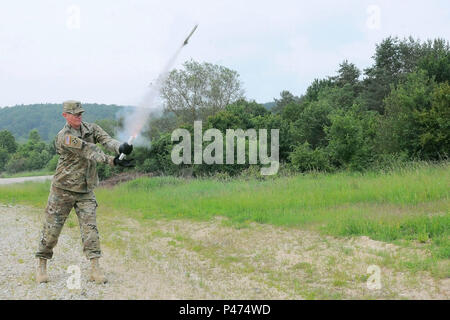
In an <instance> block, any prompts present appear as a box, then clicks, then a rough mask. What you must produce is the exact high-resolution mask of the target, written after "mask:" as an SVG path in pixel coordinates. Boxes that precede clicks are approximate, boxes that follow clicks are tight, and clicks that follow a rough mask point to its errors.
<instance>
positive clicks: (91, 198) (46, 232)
mask: <svg viewBox="0 0 450 320" xmlns="http://www.w3.org/2000/svg"><path fill="white" fill-rule="evenodd" d="M97 206H98V204H97V200H96V199H95V195H94V192H92V191H91V192H89V193H78V192H73V191H68V190H63V189H60V188H57V187H53V186H52V187H51V189H50V195H49V196H48V202H47V207H46V209H45V221H44V226H43V228H42V232H41V238H40V241H39V249H38V251H37V252H36V258H44V259H51V258H52V257H53V248H54V247H55V246H56V243H57V242H58V238H59V235H60V233H61V230H62V227H63V226H64V222H65V221H66V219H67V217H68V216H69V213H70V211H71V210H72V208H75V212H76V214H77V217H78V222H79V224H80V231H81V241H82V242H83V252H84V254H85V255H86V257H87V258H88V259H92V258H99V257H100V256H101V251H100V239H99V234H98V230H97V222H96V214H95V211H96V209H97Z"/></svg>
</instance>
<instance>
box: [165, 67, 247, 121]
mask: <svg viewBox="0 0 450 320" xmlns="http://www.w3.org/2000/svg"><path fill="white" fill-rule="evenodd" d="M183 67H184V70H177V69H175V70H173V71H172V72H171V73H170V75H169V77H168V78H167V80H166V82H165V83H164V85H163V87H162V89H161V96H162V98H163V99H164V104H165V110H167V111H170V112H173V113H174V114H175V115H176V116H177V118H178V120H179V122H180V123H193V121H194V120H206V119H207V117H208V116H211V115H214V114H216V113H217V112H219V111H220V110H223V109H224V108H225V107H226V106H227V105H229V104H232V103H233V102H235V101H237V100H239V99H241V98H243V93H244V91H243V89H242V84H241V81H240V80H239V74H238V73H237V72H236V71H234V70H231V69H228V68H226V67H223V66H219V65H215V64H211V63H206V62H204V63H198V62H196V61H193V60H191V61H187V62H185V63H184V64H183Z"/></svg>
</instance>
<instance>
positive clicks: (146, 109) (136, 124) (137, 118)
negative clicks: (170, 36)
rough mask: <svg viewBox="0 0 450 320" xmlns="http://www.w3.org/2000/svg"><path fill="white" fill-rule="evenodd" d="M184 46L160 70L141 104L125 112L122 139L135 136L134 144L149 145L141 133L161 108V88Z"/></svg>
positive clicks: (119, 134) (120, 135)
mask: <svg viewBox="0 0 450 320" xmlns="http://www.w3.org/2000/svg"><path fill="white" fill-rule="evenodd" d="M183 46H184V45H181V46H180V47H179V48H178V49H177V51H176V52H175V54H173V55H172V57H171V58H170V59H169V61H168V62H167V63H166V65H165V66H164V68H163V70H162V71H161V72H160V74H159V76H158V78H157V79H156V80H155V81H154V82H152V83H151V84H150V86H149V88H148V90H147V92H146V93H145V95H144V97H143V98H142V100H141V102H140V103H139V105H138V106H137V107H136V108H133V111H132V112H130V113H126V114H125V117H124V123H123V130H122V131H120V132H119V133H118V138H119V139H120V141H130V139H131V138H130V137H133V138H132V139H131V140H132V143H133V144H134V145H146V146H148V141H146V140H145V139H144V138H142V136H141V133H142V131H143V130H144V129H146V125H147V124H148V122H149V121H148V120H149V118H150V116H151V114H152V113H157V112H158V111H160V109H161V102H160V101H159V98H160V92H161V88H162V86H163V85H164V83H165V81H166V80H167V77H168V76H169V74H170V70H171V69H172V67H173V65H174V64H175V61H176V59H177V57H178V55H179V54H180V51H181V49H182V48H183Z"/></svg>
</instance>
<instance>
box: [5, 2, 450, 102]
mask: <svg viewBox="0 0 450 320" xmlns="http://www.w3.org/2000/svg"><path fill="white" fill-rule="evenodd" d="M449 21H450V1H448V0H442V1H438V0H436V1H433V0H429V1H422V0H421V1H378V0H373V1H364V0H363V1H361V0H358V1H357V0H355V1H331V0H330V1H317V0H316V1H298V0H297V1H287V0H278V1H274V0H270V1H268V0H257V1H256V0H255V1H253V0H229V1H214V0H205V1H203V0H198V1H196V0H190V1H169V0H164V1H156V0H152V1H144V0H142V1H138V0H135V1H130V0H116V1H112V0H109V1H107V0H95V1H93V0H91V1H77V0H72V1H65V0H40V1H32V0H29V1H23V0H22V1H21V0H15V1H2V2H1V3H0V106H11V105H15V104H29V103H44V102H52V103H61V102H62V101H63V100H66V99H78V100H81V101H82V102H90V103H94V102H96V103H107V104H118V105H137V104H138V103H139V101H140V99H142V96H143V95H144V93H145V91H146V86H147V85H148V83H149V82H151V81H152V80H153V79H155V78H157V76H158V73H159V72H160V71H161V69H162V68H163V67H164V64H165V63H166V62H167V60H168V59H169V58H170V56H171V55H173V54H174V52H175V51H176V49H177V48H178V47H179V46H180V44H181V43H182V42H183V40H184V38H185V37H186V36H187V34H188V33H189V32H190V30H191V29H192V28H193V26H194V25H195V24H197V23H198V24H199V27H198V29H197V31H196V32H195V33H194V35H193V36H192V38H191V39H190V42H189V44H188V45H187V46H186V47H184V48H183V50H182V51H181V54H180V55H179V57H178V59H177V62H176V64H175V66H174V67H175V68H180V67H181V64H182V63H183V62H184V61H186V60H188V59H191V58H192V59H194V60H196V61H199V62H203V61H206V62H211V63H216V64H220V65H223V66H226V67H228V68H231V69H233V70H236V71H237V72H238V73H239V74H240V79H241V81H242V82H243V86H244V89H245V95H246V97H247V98H248V99H254V100H256V101H257V102H260V103H265V102H270V101H273V99H274V98H277V97H279V94H280V92H281V91H282V90H289V91H290V92H292V93H293V94H295V95H301V94H303V93H304V92H305V90H306V88H307V86H308V85H309V84H310V83H311V81H312V80H314V78H320V77H325V76H329V75H334V74H335V72H336V70H337V69H338V65H339V63H340V62H342V61H343V60H345V59H348V60H349V61H350V62H353V63H355V64H356V65H357V66H358V67H359V68H360V69H363V68H366V67H367V66H369V65H371V64H372V59H371V56H372V55H373V53H374V50H375V44H376V43H379V42H380V41H381V39H383V38H386V37H387V36H389V35H393V36H399V37H401V38H403V37H408V36H410V35H411V36H413V37H415V38H420V39H421V40H425V39H430V38H431V39H432V38H437V37H440V38H445V39H447V40H448V39H449V38H450V27H449Z"/></svg>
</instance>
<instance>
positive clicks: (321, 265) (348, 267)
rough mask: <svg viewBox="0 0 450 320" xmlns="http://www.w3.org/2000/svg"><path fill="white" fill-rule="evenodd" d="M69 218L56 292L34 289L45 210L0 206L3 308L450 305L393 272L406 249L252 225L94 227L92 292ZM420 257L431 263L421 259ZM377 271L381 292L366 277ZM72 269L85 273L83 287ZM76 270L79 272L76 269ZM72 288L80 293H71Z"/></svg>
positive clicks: (56, 266) (423, 279)
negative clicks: (49, 302) (46, 302)
mask: <svg viewBox="0 0 450 320" xmlns="http://www.w3.org/2000/svg"><path fill="white" fill-rule="evenodd" d="M74 216H75V215H74V213H73V212H72V213H71V218H69V220H68V221H67V222H66V225H65V227H64V229H63V231H62V234H61V237H60V240H59V243H58V245H57V246H56V248H55V255H54V258H53V259H52V260H51V261H50V262H49V277H50V280H51V281H50V282H49V283H47V284H39V285H37V284H36V283H35V274H34V268H35V263H36V262H35V258H34V252H35V250H36V248H37V243H38V239H39V231H40V228H41V225H42V218H43V210H38V209H35V208H30V207H25V206H8V205H5V204H0V235H1V238H0V247H1V248H2V250H1V251H0V299H355V298H356V299H404V298H406V299H449V297H450V296H449V292H450V283H449V279H436V278H433V277H431V276H430V274H429V273H427V272H416V273H411V272H408V271H405V270H399V269H398V268H396V261H397V260H399V259H405V257H409V256H410V255H411V254H412V252H411V250H412V249H405V248H400V247H397V246H394V245H392V244H386V243H383V242H378V241H373V240H371V239H368V238H366V237H359V238H349V239H337V238H333V237H324V236H320V235H319V234H316V233H314V232H310V231H302V230H296V229H286V228H279V227H273V226H268V225H259V224H252V225H251V226H249V227H246V228H241V229H237V228H233V227H229V226H227V225H226V223H225V224H224V222H226V220H225V219H224V218H217V219H215V220H213V221H210V222H192V221H187V220H175V221H164V220H149V221H148V222H145V223H137V222H136V221H134V220H132V219H123V218H121V217H117V218H113V219H109V218H105V217H101V216H100V217H98V224H99V230H100V233H101V241H102V250H103V258H102V261H101V262H102V265H103V268H104V270H105V271H106V275H107V276H108V278H109V280H110V281H109V283H107V284H104V285H96V284H93V283H90V282H87V277H88V276H87V271H88V261H87V260H86V259H85V257H84V256H83V254H82V248H81V240H80V234H79V228H78V224H77V222H76V219H75V217H74ZM413 251H414V252H413V253H414V254H416V253H419V254H426V253H423V252H421V250H420V249H417V250H413ZM370 265H377V266H379V268H380V281H381V282H380V283H381V288H380V289H373V288H372V289H369V288H368V286H367V280H368V279H369V274H368V272H367V269H368V267H369V266H370ZM69 266H75V269H76V268H80V270H81V281H80V287H79V288H77V287H76V282H71V280H69V286H70V285H72V287H71V288H72V289H69V286H68V279H72V280H73V279H74V277H75V274H74V273H68V268H69ZM72 268H73V267H72ZM74 284H75V287H74Z"/></svg>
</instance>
